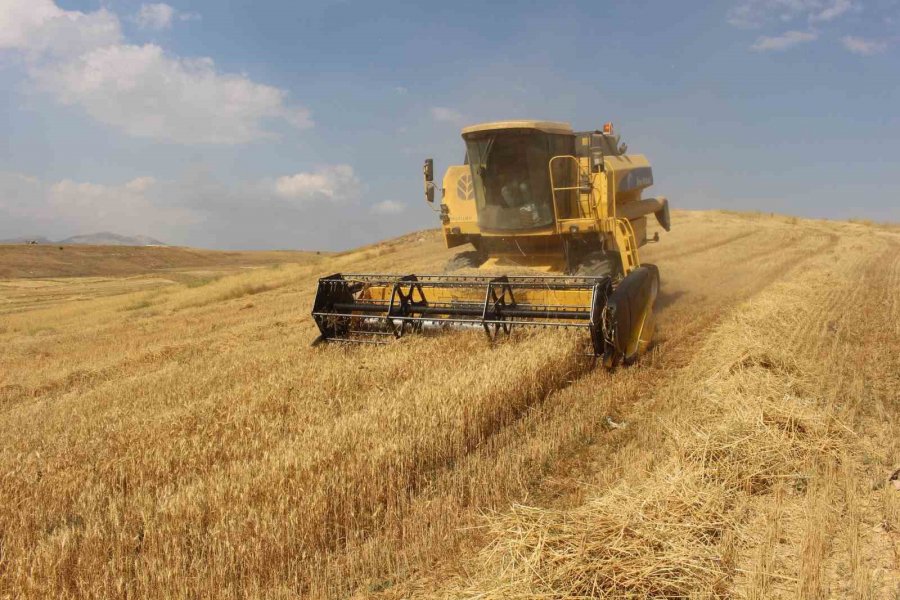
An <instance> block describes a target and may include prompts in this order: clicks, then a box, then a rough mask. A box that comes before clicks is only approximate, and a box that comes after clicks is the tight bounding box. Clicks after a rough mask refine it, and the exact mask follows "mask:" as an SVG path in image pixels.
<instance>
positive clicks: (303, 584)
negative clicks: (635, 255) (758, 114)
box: [0, 212, 900, 600]
mask: <svg viewBox="0 0 900 600" xmlns="http://www.w3.org/2000/svg"><path fill="white" fill-rule="evenodd" d="M673 220H674V224H673V230H672V232H671V233H670V234H663V236H662V242H661V243H659V244H652V245H650V246H648V247H646V248H645V249H644V250H643V253H642V257H643V259H644V260H646V261H648V262H654V263H656V264H658V265H659V267H660V270H661V273H662V277H663V287H662V292H661V294H662V295H661V297H660V299H659V304H658V307H659V331H658V343H657V345H656V347H655V349H654V350H653V352H652V353H651V354H649V355H648V356H646V357H644V358H643V359H642V360H641V361H640V363H639V364H638V365H636V366H633V367H630V368H625V369H619V370H618V371H616V372H613V373H607V372H605V371H604V370H602V369H601V368H594V367H593V366H592V365H591V364H590V361H589V360H588V359H586V358H585V357H584V356H583V353H584V347H583V345H582V341H581V340H579V339H578V337H577V336H572V335H570V334H567V333H563V332H525V331H518V332H514V335H513V336H512V339H511V340H509V341H505V342H501V343H499V344H497V345H495V346H493V347H492V346H490V345H489V344H488V343H487V342H486V340H484V339H483V335H479V334H478V333H477V332H474V331H463V332H459V333H455V334H447V335H441V336H421V337H408V338H405V339H403V340H402V341H401V342H398V343H395V344H392V345H389V346H378V347H370V346H362V347H336V346H326V347H317V348H310V347H309V342H310V341H311V340H312V339H313V338H314V337H315V327H314V325H313V323H312V321H311V319H310V317H309V316H308V312H309V308H310V305H311V301H312V295H313V292H314V282H315V279H316V277H318V276H319V275H323V274H327V273H331V272H335V271H345V272H361V271H362V272H378V271H383V272H400V271H405V272H419V273H425V272H439V271H440V270H441V269H442V268H443V266H444V264H446V262H447V260H448V259H449V258H450V257H451V256H452V253H451V252H448V251H447V250H445V249H443V248H442V247H441V240H440V238H439V236H438V234H437V233H435V232H425V233H421V234H413V235H410V236H406V237H404V238H400V239H398V240H393V241H391V242H386V243H383V244H379V245H376V246H372V247H368V248H364V249H360V250H358V251H355V252H350V253H345V254H342V255H334V256H315V255H296V256H292V257H291V258H290V259H289V260H290V261H291V262H290V263H286V264H280V265H278V266H272V267H270V268H265V269H254V270H252V271H246V272H235V270H234V269H232V270H231V271H230V272H229V273H227V274H224V275H223V274H222V273H221V272H220V273H218V274H216V275H215V276H208V277H207V276H200V275H197V274H196V273H194V274H193V275H192V274H191V272H190V271H189V270H187V269H185V270H183V271H178V270H177V269H176V270H174V271H172V273H175V275H173V274H172V273H168V272H167V273H166V274H160V273H151V274H146V275H141V276H131V277H127V278H126V277H108V278H104V277H102V276H96V274H95V276H94V277H92V278H71V279H53V280H49V279H39V280H36V279H9V280H4V281H2V282H0V302H2V303H0V596H2V597H4V598H49V597H53V598H57V597H60V598H63V597H78V598H119V597H122V598H163V597H165V598H173V597H190V598H248V597H249V598H296V597H313V598H316V597H347V596H355V597H360V598H362V597H373V596H375V597H381V598H405V597H434V598H447V597H453V598H456V597H460V598H465V597H468V598H472V597H477V598H586V597H609V598H645V597H651V598H663V597H665V598H673V597H698V598H701V597H734V598H759V599H762V598H888V599H891V600H893V599H896V598H898V597H900V491H898V490H896V489H895V487H894V485H893V484H892V483H891V482H889V481H888V478H889V477H890V475H891V473H892V472H893V471H894V470H895V469H897V468H898V467H900V232H897V231H896V230H893V229H889V228H883V227H882V228H880V227H876V226H870V225H866V224H858V223H837V222H823V221H809V220H802V219H793V218H783V217H777V216H768V215H758V214H724V213H694V212H677V213H675V214H674V219H673ZM278 260H285V259H283V258H279V259H278Z"/></svg>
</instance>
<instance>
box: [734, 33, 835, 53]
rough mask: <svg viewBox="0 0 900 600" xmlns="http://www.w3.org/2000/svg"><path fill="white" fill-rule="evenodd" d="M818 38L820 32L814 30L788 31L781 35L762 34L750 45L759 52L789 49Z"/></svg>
mask: <svg viewBox="0 0 900 600" xmlns="http://www.w3.org/2000/svg"><path fill="white" fill-rule="evenodd" d="M816 38H818V34H816V33H814V32H812V31H786V32H784V33H782V34H781V35H776V36H765V35H764V36H761V37H760V38H758V39H757V40H756V42H755V43H754V44H753V45H752V46H750V49H751V50H755V51H757V52H769V51H773V50H774V51H780V50H787V49H788V48H791V47H792V46H796V45H797V44H804V43H806V42H811V41H813V40H815V39H816Z"/></svg>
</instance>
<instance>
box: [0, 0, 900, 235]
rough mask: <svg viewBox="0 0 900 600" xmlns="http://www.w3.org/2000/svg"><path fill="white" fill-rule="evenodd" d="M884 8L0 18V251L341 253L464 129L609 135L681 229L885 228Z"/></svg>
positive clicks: (546, 7)
mask: <svg viewBox="0 0 900 600" xmlns="http://www.w3.org/2000/svg"><path fill="white" fill-rule="evenodd" d="M898 27H900V1H897V0H735V1H732V2H719V3H715V4H714V5H709V4H707V3H695V2H628V3H622V2H616V3H612V2H598V1H594V2H583V3H580V2H573V3H565V4H558V5H551V3H546V2H518V3H508V4H500V3H484V2H457V3H450V2H447V3H436V4H435V5H433V6H431V5H429V3H422V2H393V3H378V2H353V1H323V2H285V1H277V2H275V1H273V2H249V1H247V2H236V1H230V2H229V1H221V0H220V1H215V2H213V1H209V2H187V1H184V2H179V1H178V0H170V2H169V3H165V4H164V3H142V2H139V1H138V2H132V1H125V0H108V1H105V2H99V1H93V0H84V1H68V0H66V1H63V0H60V1H57V2H54V1H53V0H0V86H2V87H0V89H2V94H0V110H2V111H3V112H4V113H5V115H6V119H4V120H2V121H0V138H2V140H3V143H2V144H0V238H3V237H11V236H17V235H46V236H49V237H65V236H68V235H73V234H77V233H87V232H92V231H98V230H112V231H115V232H118V233H124V234H146V235H151V236H153V237H157V238H160V239H162V240H164V241H166V242H169V243H177V244H188V245H197V246H206V247H221V248H269V247H277V248H322V249H341V248H347V247H350V246H355V245H359V244H363V243H368V242H373V241H376V240H378V239H382V238H384V237H387V236H391V235H396V234H401V233H404V232H407V231H410V230H413V229H421V228H425V227H433V226H435V225H436V224H437V219H436V216H435V215H434V213H433V212H432V211H431V209H430V207H429V206H427V205H426V204H425V203H424V201H423V199H422V191H421V189H422V187H421V180H420V177H421V175H420V173H421V171H420V168H421V161H422V159H423V158H425V157H428V156H433V157H434V158H435V161H436V165H437V168H438V170H439V171H440V172H442V171H443V169H444V167H446V166H447V165H449V164H455V163H458V162H459V161H460V160H461V158H462V143H461V140H460V138H459V129H460V127H461V126H463V125H466V124H469V123H475V122H480V121H487V120H496V119H508V118H538V119H551V120H563V121H569V122H570V123H572V125H573V126H574V127H575V128H576V129H591V128H595V127H599V126H601V125H602V123H603V122H605V121H613V122H614V123H615V124H616V127H617V129H618V131H619V133H621V134H622V136H623V139H624V141H626V142H627V143H628V144H629V147H630V149H631V150H632V151H634V152H640V153H643V154H646V155H647V156H648V157H649V158H650V160H651V162H652V163H653V165H654V170H655V180H656V185H655V188H653V192H654V193H656V194H664V195H666V196H668V197H669V198H670V200H671V202H672V204H673V206H675V207H678V208H725V209H737V210H754V209H756V210H763V211H767V212H768V211H774V212H781V213H788V214H796V215H804V216H813V217H827V218H843V219H845V218H851V217H858V218H869V219H874V220H879V221H888V220H891V221H900V183H898V165H900V143H898V142H900V111H898V108H897V107H898V106H900V83H898V82H900V60H898V48H900V31H898Z"/></svg>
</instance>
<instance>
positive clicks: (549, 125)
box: [462, 120, 572, 135]
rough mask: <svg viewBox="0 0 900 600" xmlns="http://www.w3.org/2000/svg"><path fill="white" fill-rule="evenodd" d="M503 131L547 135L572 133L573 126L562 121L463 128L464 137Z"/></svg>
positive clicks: (500, 123)
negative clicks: (513, 130) (509, 130)
mask: <svg viewBox="0 0 900 600" xmlns="http://www.w3.org/2000/svg"><path fill="white" fill-rule="evenodd" d="M501 129H537V130H538V131H543V132H545V133H564V134H565V133H568V134H571V133H572V126H571V125H569V124H568V123H563V122H561V121H530V120H526V121H493V122H491V123H479V124H478V125H469V126H468V127H463V130H462V135H466V134H469V133H479V132H482V131H497V130H501Z"/></svg>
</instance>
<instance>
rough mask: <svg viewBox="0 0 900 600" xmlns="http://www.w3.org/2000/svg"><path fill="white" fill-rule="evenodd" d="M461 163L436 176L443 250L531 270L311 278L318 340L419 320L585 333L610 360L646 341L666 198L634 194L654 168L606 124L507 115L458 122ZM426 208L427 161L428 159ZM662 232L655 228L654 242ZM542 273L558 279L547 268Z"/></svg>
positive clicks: (487, 265) (429, 176)
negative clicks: (467, 248)
mask: <svg viewBox="0 0 900 600" xmlns="http://www.w3.org/2000/svg"><path fill="white" fill-rule="evenodd" d="M462 137H463V140H465V143H466V158H465V163H464V164H463V165H458V166H451V167H449V168H448V169H447V172H446V173H445V174H444V180H443V187H442V188H441V192H442V200H441V204H440V215H441V223H442V228H443V232H444V239H445V240H446V242H447V247H448V248H454V247H457V246H462V245H464V244H471V245H472V246H473V247H474V248H475V250H474V252H469V253H464V254H463V255H461V256H463V257H464V258H467V259H468V260H469V261H470V263H471V265H470V266H472V267H476V266H477V267H479V268H480V269H484V270H487V271H490V272H492V273H498V271H499V270H500V269H504V268H515V269H516V270H517V271H519V270H521V268H522V267H526V268H527V269H528V270H529V271H530V272H535V271H537V272H540V273H541V274H535V275H526V276H522V275H517V276H507V275H503V276H497V275H485V276H480V275H479V276H470V275H453V274H448V275H419V276H416V275H372V274H366V275H363V274H340V273H337V274H334V275H330V276H328V277H323V278H321V279H320V280H319V287H318V291H317V293H316V299H315V304H314V307H313V312H312V315H313V318H314V319H315V321H316V324H317V325H318V327H319V331H320V332H321V335H320V337H319V340H317V341H340V342H368V343H377V342H378V341H379V340H380V339H384V336H388V337H397V338H399V337H401V336H403V335H404V333H407V332H410V331H420V330H421V329H422V328H423V326H429V327H431V326H443V325H463V326H465V325H469V326H471V325H475V326H479V327H483V328H484V330H485V332H487V334H488V337H489V338H490V339H492V340H493V339H495V338H496V337H497V335H498V334H499V333H500V332H501V331H502V332H504V333H509V331H510V329H511V328H512V327H516V326H529V327H572V328H583V329H587V330H588V332H589V333H590V341H591V346H592V350H593V354H594V355H595V356H598V357H602V358H603V362H604V364H605V365H606V366H607V367H609V368H612V367H614V366H615V365H616V364H618V363H619V362H620V361H623V360H624V361H625V362H626V363H628V362H631V361H633V360H634V359H635V358H636V357H637V356H639V355H640V353H641V352H643V351H644V350H645V349H646V348H647V347H648V346H649V344H650V340H651V338H652V335H653V329H654V320H653V305H654V303H655V301H656V295H657V291H658V289H659V272H658V271H657V269H656V267H655V266H653V265H642V264H641V263H640V259H639V258H638V247H640V246H642V245H643V244H645V243H646V242H647V241H648V240H647V216H648V215H650V214H654V215H655V216H656V219H657V221H659V224H660V225H661V226H662V227H663V228H664V229H665V230H666V231H668V230H669V226H670V225H669V205H668V201H667V200H666V199H665V198H647V199H641V194H642V193H643V190H644V189H645V188H647V187H649V186H651V185H652V184H653V172H652V170H651V168H650V163H649V162H648V161H647V159H646V158H645V157H644V156H642V155H640V154H626V152H627V147H626V146H625V145H624V144H622V145H620V144H619V138H618V136H615V135H614V134H613V128H612V124H610V123H607V124H606V125H604V128H603V131H585V132H573V131H572V128H571V127H570V126H569V125H568V124H566V123H556V122H548V121H502V122H497V123H484V124H481V125H473V126H471V127H466V128H464V129H463V130H462ZM424 174H425V196H426V199H427V201H428V202H431V203H433V202H434V192H435V188H436V186H435V184H434V182H433V179H434V177H433V175H434V163H433V161H432V160H431V159H428V160H426V161H425V167H424ZM656 238H657V239H658V235H657V236H656ZM549 273H556V274H555V275H549Z"/></svg>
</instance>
